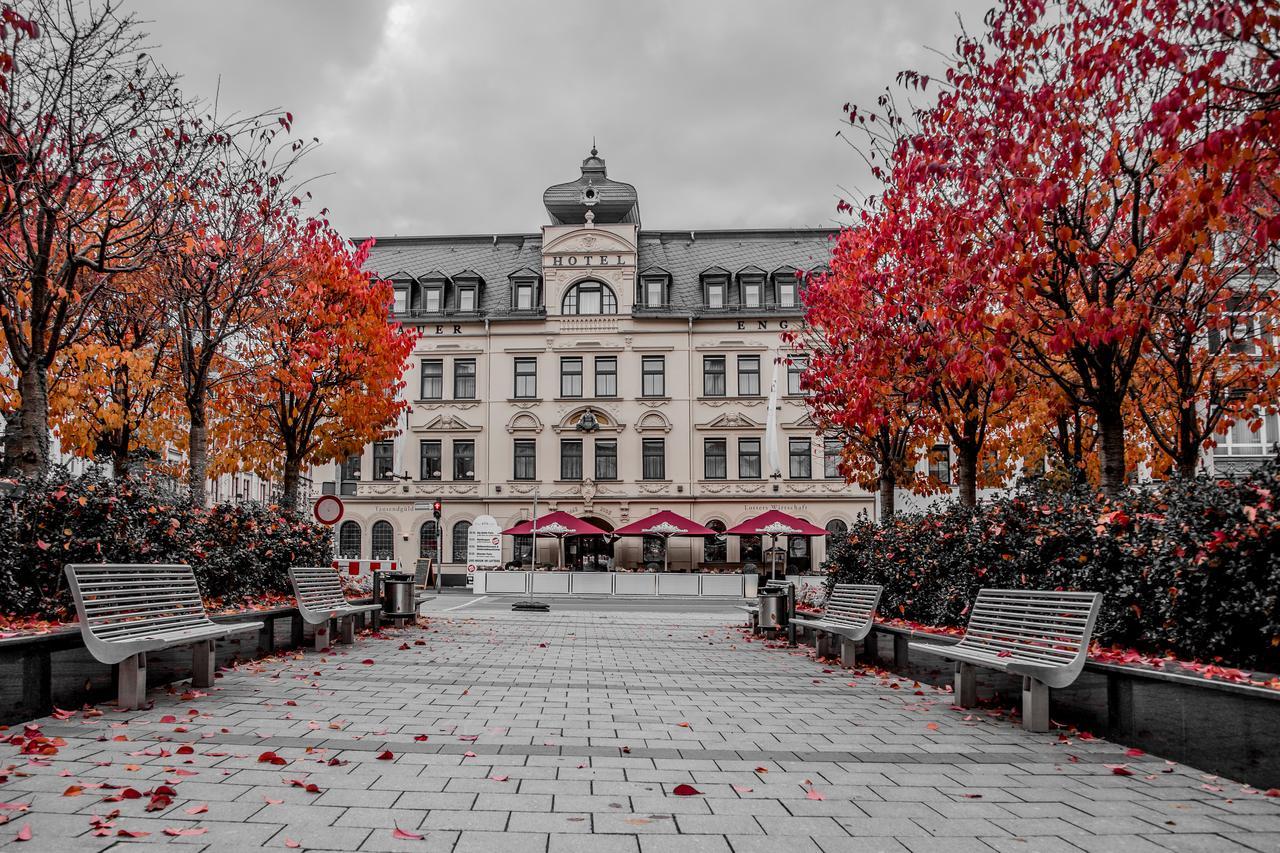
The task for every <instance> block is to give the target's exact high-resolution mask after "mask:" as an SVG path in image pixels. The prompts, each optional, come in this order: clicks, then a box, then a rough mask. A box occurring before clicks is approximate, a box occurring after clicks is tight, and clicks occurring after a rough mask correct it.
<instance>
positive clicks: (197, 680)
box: [191, 640, 213, 687]
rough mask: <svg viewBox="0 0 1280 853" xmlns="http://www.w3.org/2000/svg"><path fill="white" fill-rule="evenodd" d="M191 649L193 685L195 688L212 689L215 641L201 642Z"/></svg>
mask: <svg viewBox="0 0 1280 853" xmlns="http://www.w3.org/2000/svg"><path fill="white" fill-rule="evenodd" d="M191 648H192V651H191V654H192V660H191V673H192V675H191V684H192V685H193V686H195V687H212V686H213V640H201V641H200V642H198V643H196V644H195V645H194V646H192V647H191Z"/></svg>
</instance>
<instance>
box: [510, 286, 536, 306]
mask: <svg viewBox="0 0 1280 853" xmlns="http://www.w3.org/2000/svg"><path fill="white" fill-rule="evenodd" d="M533 291H534V285H533V282H531V281H517V282H516V295H515V306H514V307H515V309H516V310H517V311H531V310H533Z"/></svg>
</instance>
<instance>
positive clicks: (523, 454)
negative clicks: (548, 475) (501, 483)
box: [511, 438, 538, 480]
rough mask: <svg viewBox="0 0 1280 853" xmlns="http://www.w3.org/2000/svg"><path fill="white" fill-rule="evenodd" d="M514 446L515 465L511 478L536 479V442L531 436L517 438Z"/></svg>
mask: <svg viewBox="0 0 1280 853" xmlns="http://www.w3.org/2000/svg"><path fill="white" fill-rule="evenodd" d="M513 447H514V448H515V451H514V452H515V465H514V470H513V471H512V474H511V478H512V479H513V480H536V479H538V462H537V459H538V450H537V444H536V442H534V440H533V439H531V438H518V439H516V440H515V442H514V443H513Z"/></svg>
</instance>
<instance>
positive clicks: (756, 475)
mask: <svg viewBox="0 0 1280 853" xmlns="http://www.w3.org/2000/svg"><path fill="white" fill-rule="evenodd" d="M738 478H739V479H742V480H758V479H760V439H758V438H740V439H738Z"/></svg>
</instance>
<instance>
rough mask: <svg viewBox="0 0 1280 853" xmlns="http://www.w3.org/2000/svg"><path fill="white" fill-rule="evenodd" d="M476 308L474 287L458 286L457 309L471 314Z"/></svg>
mask: <svg viewBox="0 0 1280 853" xmlns="http://www.w3.org/2000/svg"><path fill="white" fill-rule="evenodd" d="M475 310H476V289H475V288H474V287H460V288H458V311H460V312H461V313H463V314H472V313H474V312H475Z"/></svg>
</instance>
